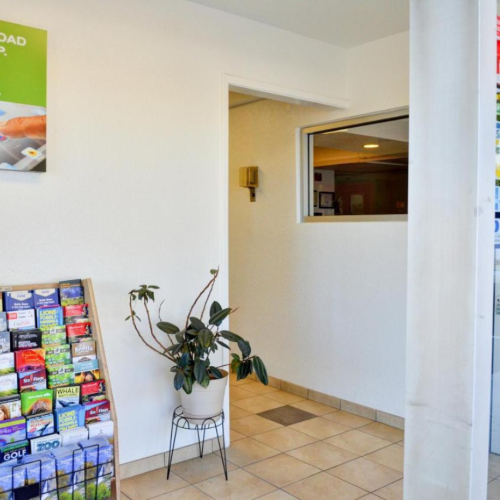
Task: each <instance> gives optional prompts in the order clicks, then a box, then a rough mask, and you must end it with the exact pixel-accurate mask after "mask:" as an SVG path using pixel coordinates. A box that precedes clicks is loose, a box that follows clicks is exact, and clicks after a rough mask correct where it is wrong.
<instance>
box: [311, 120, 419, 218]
mask: <svg viewBox="0 0 500 500" xmlns="http://www.w3.org/2000/svg"><path fill="white" fill-rule="evenodd" d="M335 125H336V124H332V125H331V128H329V127H328V126H326V127H325V128H324V130H321V131H315V132H312V133H309V134H307V135H308V140H307V144H308V147H309V154H308V161H309V167H308V170H309V175H308V179H309V189H308V198H309V199H308V215H309V216H317V217H320V216H353V215H357V216H363V215H394V214H407V213H408V140H409V139H408V128H409V119H408V116H403V117H398V118H392V119H386V120H376V119H374V120H373V121H371V122H369V123H366V122H365V123H363V124H360V125H352V126H349V127H348V128H345V127H342V128H341V127H339V126H338V125H337V127H335ZM322 128H323V127H322Z"/></svg>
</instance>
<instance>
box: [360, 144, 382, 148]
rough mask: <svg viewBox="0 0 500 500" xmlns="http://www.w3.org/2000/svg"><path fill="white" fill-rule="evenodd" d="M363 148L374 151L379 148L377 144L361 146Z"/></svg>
mask: <svg viewBox="0 0 500 500" xmlns="http://www.w3.org/2000/svg"><path fill="white" fill-rule="evenodd" d="M363 147H364V148H365V149H376V148H378V147H379V145H378V144H363Z"/></svg>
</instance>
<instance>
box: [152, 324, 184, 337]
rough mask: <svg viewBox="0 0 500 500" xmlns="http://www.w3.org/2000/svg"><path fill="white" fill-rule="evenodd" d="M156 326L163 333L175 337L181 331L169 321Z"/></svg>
mask: <svg viewBox="0 0 500 500" xmlns="http://www.w3.org/2000/svg"><path fill="white" fill-rule="evenodd" d="M156 326H157V327H158V328H159V329H160V330H161V331H162V332H165V333H168V334H169V335H173V334H175V333H178V332H179V331H180V330H179V328H177V327H176V326H175V325H174V324H172V323H169V322H168V321H160V322H159V323H156Z"/></svg>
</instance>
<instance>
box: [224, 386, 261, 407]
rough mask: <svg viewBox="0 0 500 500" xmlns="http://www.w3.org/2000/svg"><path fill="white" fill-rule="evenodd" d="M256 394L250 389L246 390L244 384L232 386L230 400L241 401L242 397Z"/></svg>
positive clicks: (250, 396) (232, 401)
mask: <svg viewBox="0 0 500 500" xmlns="http://www.w3.org/2000/svg"><path fill="white" fill-rule="evenodd" d="M254 396H255V394H254V393H253V392H250V391H246V390H245V388H244V387H243V386H241V387H231V389H230V390H229V400H230V402H231V404H233V403H235V402H236V401H240V400H241V399H245V398H253V397H254Z"/></svg>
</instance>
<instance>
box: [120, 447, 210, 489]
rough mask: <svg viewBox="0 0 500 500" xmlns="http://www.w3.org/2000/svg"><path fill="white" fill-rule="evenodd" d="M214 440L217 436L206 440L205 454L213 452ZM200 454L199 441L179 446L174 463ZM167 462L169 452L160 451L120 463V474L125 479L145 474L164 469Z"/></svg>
mask: <svg viewBox="0 0 500 500" xmlns="http://www.w3.org/2000/svg"><path fill="white" fill-rule="evenodd" d="M214 441H216V438H214V439H207V440H206V441H205V449H204V455H208V454H210V453H212V452H213V442H214ZM199 456H200V450H199V448H198V443H195V444H191V445H189V446H184V447H183V448H177V449H176V450H175V453H174V458H173V460H172V463H174V464H177V463H179V462H185V461H186V460H190V459H191V458H196V457H199ZM167 463H168V453H159V454H158V455H153V456H151V457H145V458H140V459H139V460H134V461H133V462H128V463H126V464H120V476H121V479H122V481H123V480H124V479H127V478H129V477H134V476H138V475H139V474H144V473H146V472H151V471H153V470H157V469H163V468H164V467H166V466H167Z"/></svg>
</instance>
